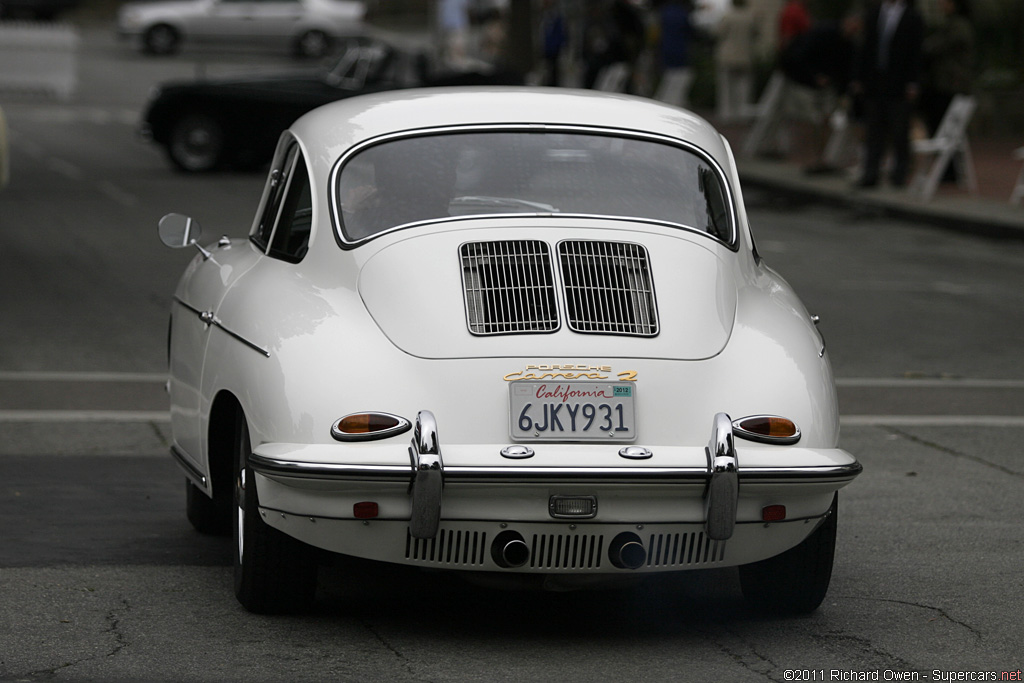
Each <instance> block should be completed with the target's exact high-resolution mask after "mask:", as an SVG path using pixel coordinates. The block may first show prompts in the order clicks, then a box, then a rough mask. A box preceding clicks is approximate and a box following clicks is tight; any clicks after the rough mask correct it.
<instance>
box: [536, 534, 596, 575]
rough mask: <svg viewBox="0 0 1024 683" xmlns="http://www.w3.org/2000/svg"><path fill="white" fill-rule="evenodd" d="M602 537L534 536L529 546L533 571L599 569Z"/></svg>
mask: <svg viewBox="0 0 1024 683" xmlns="http://www.w3.org/2000/svg"><path fill="white" fill-rule="evenodd" d="M603 554H604V537H603V536H600V535H587V534H572V535H563V534H535V535H534V537H533V542H532V544H531V546H530V567H532V568H534V569H599V568H600V567H601V559H602V555H603Z"/></svg>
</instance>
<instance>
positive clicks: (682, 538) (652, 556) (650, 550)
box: [646, 532, 725, 567]
mask: <svg viewBox="0 0 1024 683" xmlns="http://www.w3.org/2000/svg"><path fill="white" fill-rule="evenodd" d="M646 540H647V544H646V546H647V563H646V566H648V567H674V566H683V565H692V564H710V563H714V562H721V561H722V560H724V559H725V541H713V540H711V539H710V538H708V537H707V536H705V535H704V533H703V532H698V533H695V534H651V535H650V537H649V538H648V539H646Z"/></svg>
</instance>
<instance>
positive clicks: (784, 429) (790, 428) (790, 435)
mask: <svg viewBox="0 0 1024 683" xmlns="http://www.w3.org/2000/svg"><path fill="white" fill-rule="evenodd" d="M732 428H733V433H734V434H736V436H739V437H742V438H744V439H748V440H750V441H760V442H762V443H774V444H793V443H796V442H797V441H799V440H800V429H799V428H798V427H797V426H796V423H794V422H793V421H792V420H790V419H788V418H785V417H779V416H777V415H751V416H750V417H743V418H740V419H739V420H735V421H734V422H733V423H732Z"/></svg>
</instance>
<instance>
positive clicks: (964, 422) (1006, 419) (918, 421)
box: [839, 415, 1024, 427]
mask: <svg viewBox="0 0 1024 683" xmlns="http://www.w3.org/2000/svg"><path fill="white" fill-rule="evenodd" d="M839 424H840V425H841V426H843V427H1024V416H1019V415H841V416H840V417H839Z"/></svg>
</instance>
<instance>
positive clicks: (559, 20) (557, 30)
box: [540, 0, 569, 86]
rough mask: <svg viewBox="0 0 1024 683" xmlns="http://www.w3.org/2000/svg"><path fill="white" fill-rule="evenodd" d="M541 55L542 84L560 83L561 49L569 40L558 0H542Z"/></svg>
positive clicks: (552, 84) (556, 84) (555, 84)
mask: <svg viewBox="0 0 1024 683" xmlns="http://www.w3.org/2000/svg"><path fill="white" fill-rule="evenodd" d="M540 39H541V57H542V58H543V60H544V76H543V80H542V84H543V85H551V86H558V85H561V84H562V78H561V76H562V69H561V59H562V51H563V50H564V49H565V46H566V45H567V44H568V42H569V30H568V27H567V26H566V23H565V15H564V14H563V13H562V8H561V7H559V0H544V2H543V5H542V7H541V15H540Z"/></svg>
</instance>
